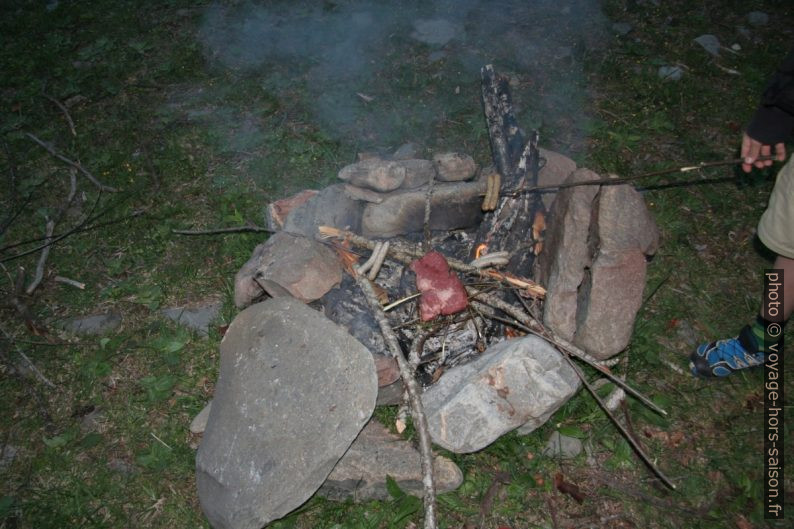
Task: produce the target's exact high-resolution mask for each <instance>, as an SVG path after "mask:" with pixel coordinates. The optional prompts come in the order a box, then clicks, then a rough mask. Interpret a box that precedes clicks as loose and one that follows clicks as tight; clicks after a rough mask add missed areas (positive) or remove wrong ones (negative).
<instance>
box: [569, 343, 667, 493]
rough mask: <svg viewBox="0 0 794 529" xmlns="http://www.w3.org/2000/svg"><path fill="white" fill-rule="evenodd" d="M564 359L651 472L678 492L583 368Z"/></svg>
mask: <svg viewBox="0 0 794 529" xmlns="http://www.w3.org/2000/svg"><path fill="white" fill-rule="evenodd" d="M563 357H564V358H565V361H566V362H568V365H569V366H571V368H573V370H574V371H575V372H576V374H577V375H578V376H579V379H580V380H581V381H582V384H584V387H585V388H587V391H589V392H590V394H591V395H592V396H593V398H594V399H595V400H596V402H598V405H599V406H600V407H601V409H602V410H604V413H606V414H607V417H609V418H610V420H611V421H612V423H613V424H614V425H615V426H616V427H617V429H618V430H619V431H620V433H621V434H622V435H623V437H624V438H625V439H626V441H628V443H629V444H630V445H631V447H632V448H633V449H634V451H635V453H636V454H637V455H638V456H639V457H640V459H642V461H643V462H644V463H645V464H646V465H647V466H648V468H650V469H651V471H652V472H653V473H654V474H656V476H657V477H658V478H659V479H660V480H662V483H664V484H665V485H667V486H668V487H670V488H671V489H673V490H676V486H675V485H674V484H673V482H672V481H670V478H668V477H667V476H666V475H665V474H664V472H662V471H661V470H659V468H658V467H657V466H656V465H654V464H653V462H652V461H651V458H649V457H648V455H647V454H646V453H645V451H644V450H643V449H642V447H641V446H640V445H639V443H638V442H637V440H636V439H634V437H632V436H631V434H630V433H629V432H628V431H627V430H626V427H625V426H623V424H622V423H621V422H620V421H618V419H617V417H615V415H614V414H613V413H612V412H611V411H610V410H609V408H607V406H606V403H605V402H604V401H603V400H602V399H601V397H599V396H598V393H596V390H595V389H593V386H592V385H591V384H590V382H588V380H587V376H586V375H585V374H584V373H583V372H582V370H581V368H579V366H578V365H576V364H575V363H574V362H573V360H571V359H570V358H569V357H568V355H563Z"/></svg>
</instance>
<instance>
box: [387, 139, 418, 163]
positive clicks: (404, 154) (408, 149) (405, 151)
mask: <svg viewBox="0 0 794 529" xmlns="http://www.w3.org/2000/svg"><path fill="white" fill-rule="evenodd" d="M419 151H420V148H419V145H417V144H416V143H413V142H408V143H403V144H402V145H400V146H399V147H398V148H397V150H396V151H394V154H392V156H391V157H392V160H413V159H415V158H417V157H418V156H419Z"/></svg>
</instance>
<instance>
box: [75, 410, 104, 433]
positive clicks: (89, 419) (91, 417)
mask: <svg viewBox="0 0 794 529" xmlns="http://www.w3.org/2000/svg"><path fill="white" fill-rule="evenodd" d="M104 421H105V410H103V409H102V408H94V409H93V410H91V411H90V412H88V413H86V414H85V415H83V416H82V417H81V418H80V430H81V431H83V432H95V431H97V430H99V428H100V426H101V425H102V423H103V422H104Z"/></svg>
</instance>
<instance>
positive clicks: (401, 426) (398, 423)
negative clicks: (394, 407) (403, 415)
mask: <svg viewBox="0 0 794 529" xmlns="http://www.w3.org/2000/svg"><path fill="white" fill-rule="evenodd" d="M394 427H395V428H396V429H397V433H403V432H404V431H405V422H404V421H402V420H401V419H397V420H396V421H394Z"/></svg>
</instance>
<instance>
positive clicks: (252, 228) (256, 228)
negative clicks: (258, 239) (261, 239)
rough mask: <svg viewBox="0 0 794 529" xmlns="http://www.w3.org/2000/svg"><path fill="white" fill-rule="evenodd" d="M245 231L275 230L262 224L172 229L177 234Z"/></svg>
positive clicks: (267, 231)
mask: <svg viewBox="0 0 794 529" xmlns="http://www.w3.org/2000/svg"><path fill="white" fill-rule="evenodd" d="M243 232H265V233H273V230H271V229H268V228H263V227H262V226H234V227H232V228H216V229H210V230H171V233H175V234H177V235H218V234H221V233H243Z"/></svg>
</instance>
